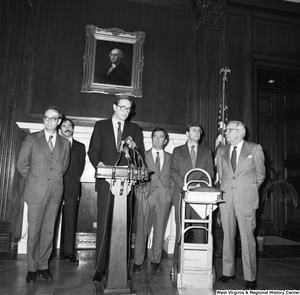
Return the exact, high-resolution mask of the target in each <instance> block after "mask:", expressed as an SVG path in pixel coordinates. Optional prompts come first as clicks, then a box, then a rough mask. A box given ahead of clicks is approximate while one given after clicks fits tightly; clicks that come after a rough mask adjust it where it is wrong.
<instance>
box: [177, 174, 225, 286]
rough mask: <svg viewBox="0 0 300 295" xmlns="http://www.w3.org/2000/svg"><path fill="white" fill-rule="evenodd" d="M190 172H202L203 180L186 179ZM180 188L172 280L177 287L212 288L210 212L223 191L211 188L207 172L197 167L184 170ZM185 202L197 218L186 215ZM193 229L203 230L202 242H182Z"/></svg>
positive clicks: (214, 273)
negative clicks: (178, 236) (177, 249)
mask: <svg viewBox="0 0 300 295" xmlns="http://www.w3.org/2000/svg"><path fill="white" fill-rule="evenodd" d="M194 172H202V173H203V174H205V175H206V177H207V181H204V180H191V181H189V182H187V179H188V177H189V175H190V174H191V173H194ZM183 191H184V194H183V198H182V209H181V213H182V215H181V243H180V265H179V266H178V267H177V265H175V264H174V265H173V269H172V271H173V272H174V277H173V283H174V285H176V286H177V288H180V289H213V286H214V284H215V281H216V272H215V268H214V266H213V235H212V220H213V218H212V213H213V211H214V210H215V209H216V208H217V203H218V202H220V201H222V198H223V192H222V191H221V190H218V189H216V188H213V187H212V181H211V178H210V176H209V174H208V173H207V172H206V171H205V170H202V169H199V168H195V169H192V170H190V171H188V172H187V173H186V175H185V178H184V187H183ZM187 204H189V205H190V206H191V207H192V208H193V209H194V210H195V211H196V212H197V214H198V215H199V216H200V218H199V219H191V218H188V216H186V205H187ZM188 224H192V225H188ZM193 229H195V230H198V231H199V230H201V231H205V233H206V242H203V243H190V242H185V240H184V238H185V234H186V233H187V232H188V231H191V230H193Z"/></svg>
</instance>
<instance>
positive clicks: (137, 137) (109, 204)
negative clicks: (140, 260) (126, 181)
mask: <svg viewBox="0 0 300 295" xmlns="http://www.w3.org/2000/svg"><path fill="white" fill-rule="evenodd" d="M132 105H133V100H132V98H130V97H129V96H124V95H123V96H117V97H116V99H115V101H114V104H113V109H114V114H113V116H112V118H110V119H107V120H102V121H98V122H96V124H95V126H94V130H93V133H92V137H91V141H90V146H89V150H88V156H89V159H90V161H91V163H92V165H93V166H94V167H95V169H96V168H97V166H98V165H100V166H105V165H115V164H116V162H117V159H118V158H119V152H120V145H121V140H125V139H126V138H127V137H128V136H130V137H132V139H133V140H134V142H135V143H136V145H137V146H138V147H139V149H140V153H141V155H142V156H143V155H144V142H143V133H142V130H141V128H140V127H139V126H138V125H136V124H134V123H131V122H129V121H126V119H127V117H128V115H129V113H130V111H131V107H132ZM118 165H120V166H122V165H123V166H124V165H125V166H126V165H127V159H126V158H125V157H124V156H122V157H121V160H120V162H119V164H118ZM96 191H97V208H98V211H97V240H96V272H95V275H94V281H97V282H102V281H103V276H105V275H106V271H107V266H108V255H109V253H108V245H109V241H110V232H111V223H112V212H113V202H114V196H113V195H112V194H111V192H110V186H109V183H108V182H107V181H106V180H105V179H100V178H97V179H96ZM128 200H130V198H128ZM128 211H129V212H130V208H129V210H128Z"/></svg>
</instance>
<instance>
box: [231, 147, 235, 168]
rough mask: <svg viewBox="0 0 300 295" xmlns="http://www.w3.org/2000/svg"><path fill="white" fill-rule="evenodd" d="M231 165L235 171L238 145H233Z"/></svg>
mask: <svg viewBox="0 0 300 295" xmlns="http://www.w3.org/2000/svg"><path fill="white" fill-rule="evenodd" d="M231 166H232V170H233V172H235V169H236V146H234V147H233V150H232V153H231Z"/></svg>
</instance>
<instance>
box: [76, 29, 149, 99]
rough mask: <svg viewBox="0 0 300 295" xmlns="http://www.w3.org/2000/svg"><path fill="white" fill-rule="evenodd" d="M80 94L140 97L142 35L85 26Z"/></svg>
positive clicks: (142, 63) (143, 39)
mask: <svg viewBox="0 0 300 295" xmlns="http://www.w3.org/2000/svg"><path fill="white" fill-rule="evenodd" d="M85 29H86V46H85V52H84V56H83V79H82V85H81V92H90V93H97V92H98V93H105V94H116V95H118V94H126V95H131V96H135V97H142V75H143V69H144V55H143V46H144V42H145V33H143V32H125V31H123V30H121V29H118V28H111V29H100V28H97V27H96V26H93V25H87V26H86V28H85Z"/></svg>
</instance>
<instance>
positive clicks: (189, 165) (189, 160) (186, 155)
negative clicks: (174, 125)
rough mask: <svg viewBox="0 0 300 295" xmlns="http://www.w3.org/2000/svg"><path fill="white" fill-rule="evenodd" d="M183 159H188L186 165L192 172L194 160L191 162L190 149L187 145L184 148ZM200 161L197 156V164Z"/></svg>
mask: <svg viewBox="0 0 300 295" xmlns="http://www.w3.org/2000/svg"><path fill="white" fill-rule="evenodd" d="M182 152H183V157H184V159H186V161H185V162H186V163H187V165H188V168H189V169H188V170H191V169H193V164H192V160H191V155H190V151H189V147H188V145H187V143H186V144H185V145H184V146H183V151H182ZM197 160H198V154H197V159H196V162H197Z"/></svg>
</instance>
